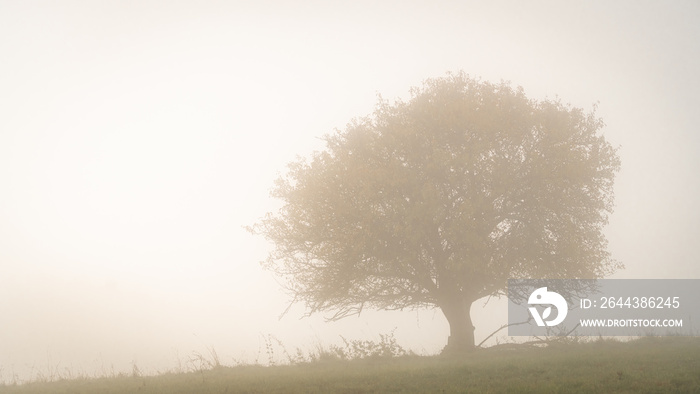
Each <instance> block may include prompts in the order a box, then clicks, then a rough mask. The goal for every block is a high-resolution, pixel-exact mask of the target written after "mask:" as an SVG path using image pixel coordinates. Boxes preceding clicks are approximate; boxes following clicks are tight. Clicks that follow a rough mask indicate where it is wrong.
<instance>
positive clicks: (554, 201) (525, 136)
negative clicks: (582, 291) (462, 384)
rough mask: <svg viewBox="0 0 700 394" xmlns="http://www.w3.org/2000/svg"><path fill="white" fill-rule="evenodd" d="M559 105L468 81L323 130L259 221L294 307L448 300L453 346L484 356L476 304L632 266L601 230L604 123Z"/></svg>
mask: <svg viewBox="0 0 700 394" xmlns="http://www.w3.org/2000/svg"><path fill="white" fill-rule="evenodd" d="M594 112H595V111H594V110H593V111H591V112H590V113H585V112H584V111H583V110H581V109H579V108H572V107H571V106H569V105H564V104H562V103H561V102H560V101H559V100H544V101H535V100H530V99H528V98H526V97H525V94H524V92H523V89H522V88H517V89H513V88H511V87H510V85H509V84H507V83H500V84H492V83H489V82H484V81H480V80H477V79H473V78H470V77H469V76H468V75H466V74H464V73H462V72H461V73H457V74H447V76H445V77H442V78H436V79H429V80H427V81H425V82H424V84H423V86H422V87H421V88H413V89H412V90H411V97H410V100H409V101H407V102H404V101H397V102H396V103H394V104H390V103H389V102H387V101H385V100H382V99H381V98H380V100H379V103H378V105H377V108H376V110H375V112H374V114H373V115H372V116H368V117H365V118H361V119H356V120H354V121H352V122H351V123H350V124H349V125H348V126H347V128H346V129H345V130H344V131H336V132H335V133H334V134H332V135H327V136H326V137H325V142H326V148H325V150H323V151H320V152H314V153H313V155H312V157H311V158H310V160H306V159H303V158H302V159H298V160H297V161H295V162H293V163H291V164H290V165H289V170H288V172H287V174H286V175H285V176H283V177H281V178H280V179H278V180H277V182H276V185H275V187H274V188H273V191H272V193H271V194H272V195H273V196H274V197H276V198H278V199H280V200H281V201H282V202H283V206H282V208H281V209H280V210H279V211H278V212H276V213H275V214H273V213H268V214H267V215H266V216H265V218H263V219H262V220H261V221H260V222H258V223H257V224H256V225H254V226H253V227H252V228H249V229H250V230H251V231H252V232H253V233H257V234H262V235H264V236H265V237H266V238H267V239H268V240H270V241H272V242H273V243H274V245H275V248H274V249H273V251H272V252H271V253H270V255H269V257H268V259H267V260H266V261H265V262H263V265H264V267H266V268H267V269H270V270H272V271H273V272H275V273H276V274H278V275H279V276H281V277H282V279H283V283H284V286H285V287H286V288H287V290H288V291H289V292H290V293H291V295H292V296H293V302H295V301H300V302H303V303H305V304H306V306H307V308H308V313H309V314H312V313H315V312H322V311H334V314H332V315H331V316H330V317H329V319H332V320H335V319H340V318H342V317H345V316H348V315H353V314H359V313H360V312H361V311H362V309H363V308H364V307H373V308H377V309H385V310H394V309H404V308H421V307H438V308H440V309H441V310H442V312H443V313H444V315H445V317H446V318H447V321H448V322H449V325H450V337H449V339H448V346H447V347H446V349H454V350H462V349H471V348H473V347H474V343H475V342H474V327H473V325H472V321H471V316H470V308H471V305H472V303H473V302H474V301H476V300H478V299H480V298H483V297H486V296H500V295H503V294H504V292H505V288H506V282H507V279H508V278H550V279H555V278H599V277H603V276H605V275H608V274H610V273H612V272H614V271H615V270H616V269H618V268H620V267H621V265H620V264H619V263H617V262H616V261H615V260H613V259H611V257H610V254H609V253H608V252H607V251H606V246H607V241H606V239H605V236H604V234H603V233H602V229H603V227H604V225H605V224H606V223H607V218H608V215H609V214H610V213H611V212H612V207H613V181H614V176H615V173H616V172H617V171H618V170H619V166H620V161H619V159H618V157H617V153H616V150H615V149H614V148H612V147H611V145H610V144H609V143H608V142H607V141H606V140H605V138H604V137H603V136H602V135H600V130H601V128H602V127H603V122H602V121H601V120H600V119H599V118H597V117H596V116H595V113H594Z"/></svg>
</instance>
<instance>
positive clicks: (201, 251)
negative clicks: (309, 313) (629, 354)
mask: <svg viewBox="0 0 700 394" xmlns="http://www.w3.org/2000/svg"><path fill="white" fill-rule="evenodd" d="M699 18H700V5H699V4H698V3H697V2H694V1H672V2H640V1H616V2H607V1H598V2H561V1H551V2H539V1H534V2H519V1H511V2H482V1H475V2H457V1H455V2H398V1H384V2H380V4H375V2H370V1H367V2H365V1H357V2H352V4H349V3H348V4H344V3H341V2H337V4H336V3H332V2H312V1H294V2H281V1H278V2H223V1H222V2H218V1H203V2H167V3H166V2H158V1H150V2H149V1H146V2H90V1H63V2H49V1H43V2H42V1H36V2H19V1H18V2H10V1H3V2H0V372H1V373H2V375H0V380H7V379H12V378H13V376H18V377H19V378H20V379H24V378H26V377H31V376H32V375H34V376H36V374H37V371H43V373H44V374H46V373H47V372H49V373H50V372H51V371H55V372H56V371H57V372H60V373H65V371H72V372H73V373H81V372H82V373H85V374H88V375H92V374H99V373H101V372H111V371H117V372H118V371H130V370H131V368H132V367H133V365H137V366H138V367H139V368H140V369H141V370H142V371H144V372H153V373H155V372H158V371H165V370H169V369H174V368H177V367H178V365H180V364H186V363H187V362H188V360H189V358H190V357H191V356H192V355H193V354H195V352H199V353H202V354H206V353H207V352H208V351H209V350H210V349H215V350H216V352H217V353H218V355H219V357H220V359H221V361H222V362H223V363H226V364H233V363H235V362H256V361H257V362H260V363H266V362H268V355H267V353H266V350H265V347H266V343H267V342H269V341H270V338H276V339H278V340H279V341H280V342H282V343H283V344H284V346H285V347H286V348H287V350H288V351H290V352H292V351H294V349H295V348H297V347H299V348H301V349H303V350H304V351H307V350H308V351H311V350H313V349H314V347H315V346H318V345H319V344H320V345H323V346H328V345H330V344H332V343H337V342H338V341H339V338H340V337H339V336H340V335H342V336H344V337H346V338H351V339H361V338H362V339H364V338H368V339H378V335H379V334H387V333H390V332H392V330H393V332H394V335H395V337H396V339H397V340H398V341H399V343H400V344H401V345H402V346H404V347H406V348H410V349H413V350H414V351H416V352H418V353H420V354H434V353H436V352H438V351H439V350H440V349H441V348H442V347H443V346H444V345H445V344H446V340H447V335H448V332H449V330H448V326H447V322H446V320H445V319H444V317H443V315H442V313H441V312H440V311H439V310H426V311H405V312H391V313H388V312H371V311H368V312H366V313H363V314H362V315H361V316H360V317H351V318H348V319H345V320H342V321H340V322H334V323H327V322H325V321H324V319H323V317H324V316H323V315H320V316H313V317H310V318H303V319H302V318H301V317H302V315H303V314H304V311H305V309H304V306H303V305H295V306H293V307H292V308H291V309H290V310H289V312H288V313H287V314H286V315H285V316H284V317H282V318H281V319H280V315H281V314H282V312H283V311H284V310H285V309H286V308H287V305H288V303H289V301H290V298H289V296H288V295H286V294H284V293H283V292H282V291H281V288H280V285H279V283H278V282H277V280H276V278H275V277H274V276H273V275H272V274H271V273H269V272H266V271H264V270H263V269H262V268H261V267H260V264H259V262H260V261H261V260H263V259H265V258H266V256H267V253H268V251H269V250H270V245H268V244H267V243H266V242H265V241H264V239H262V237H256V236H253V235H251V234H249V233H248V232H246V231H245V230H244V228H243V226H246V225H250V224H253V223H255V222H256V221H257V220H258V219H259V218H260V217H262V216H263V215H264V214H265V213H266V212H268V211H272V210H275V209H276V208H278V207H279V204H280V203H279V202H278V201H275V200H273V199H271V198H270V196H269V190H270V189H271V187H272V186H273V182H274V180H275V178H277V177H278V176H279V175H280V174H282V173H284V170H285V166H286V163H288V162H290V161H292V160H294V158H295V157H297V156H298V155H301V156H304V155H308V154H310V152H312V151H313V150H314V149H321V148H323V144H322V141H321V140H320V139H319V138H318V137H321V136H322V135H324V134H326V133H329V132H332V131H333V130H334V129H335V128H338V129H343V128H344V127H345V125H346V124H347V122H349V121H350V120H351V119H352V118H353V117H357V116H364V115H367V114H370V113H371V111H372V110H373V108H374V105H375V104H376V102H377V94H378V93H379V94H381V95H382V96H383V97H384V98H388V99H394V98H398V97H403V98H406V97H408V90H409V88H410V87H411V86H415V85H418V84H420V83H421V81H423V80H424V79H426V78H430V77H439V76H443V75H444V74H445V72H446V71H458V70H464V71H465V72H467V73H469V74H470V75H472V76H477V77H481V78H483V79H484V80H489V81H494V82H498V81H500V80H507V81H511V82H512V83H513V84H514V85H521V86H523V88H524V89H525V92H526V94H527V95H528V96H529V97H531V98H538V99H542V98H545V97H550V98H552V97H555V96H559V97H561V98H562V100H563V101H565V102H569V103H571V104H572V105H574V106H577V107H583V108H585V109H587V110H590V109H591V108H592V107H593V105H594V104H595V103H598V115H599V116H601V117H602V118H603V119H604V120H605V122H606V125H607V126H606V127H605V129H604V132H605V135H606V138H608V140H609V141H610V142H611V143H612V144H613V145H614V146H619V147H620V148H619V155H620V158H621V160H622V170H621V171H620V173H619V175H618V177H617V181H616V210H615V212H614V214H613V215H612V216H611V219H610V224H609V226H608V227H607V229H606V234H607V235H608V239H609V242H610V244H609V250H610V251H611V252H612V254H613V256H614V257H615V258H616V259H618V260H620V261H622V262H623V263H624V264H625V265H626V269H625V270H623V271H620V272H618V273H617V274H615V276H614V277H615V278H700V266H699V265H698V259H697V252H696V250H695V247H696V244H697V243H696V238H697V236H698V235H699V234H700V229H699V227H698V223H699V222H700V215H699V214H698V211H699V210H698V206H697V201H699V200H700V187H699V184H700V182H699V180H698V179H699V178H700V177H698V176H697V169H698V168H700V166H699V164H700V163H699V159H698V154H697V152H698V151H700V133H698V130H700V111H698V108H700V96H699V95H698V91H699V90H700V77H699V74H698V70H700V56H699V55H700V26H698V24H697V21H698V19H699ZM482 304H483V303H477V304H475V306H474V307H473V309H472V315H473V318H474V322H475V325H476V341H477V343H478V342H480V341H481V340H482V339H483V338H485V337H486V336H487V335H488V334H490V333H491V332H492V331H493V330H494V329H495V328H496V327H498V326H499V325H501V324H503V323H505V320H506V317H507V316H506V315H507V310H506V308H505V303H503V302H501V303H499V302H491V303H489V304H488V306H487V307H486V308H485V309H482V308H481V305H482ZM504 335H505V334H504ZM497 337H500V340H501V341H502V340H507V338H506V337H504V336H503V335H500V336H497ZM275 343H276V342H275ZM491 343H493V340H492V342H491ZM276 352H277V354H276V355H275V357H276V358H277V359H278V360H282V359H283V358H282V357H281V354H280V352H281V350H280V348H279V347H278V348H277V350H276Z"/></svg>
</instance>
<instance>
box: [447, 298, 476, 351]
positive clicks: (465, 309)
mask: <svg viewBox="0 0 700 394" xmlns="http://www.w3.org/2000/svg"><path fill="white" fill-rule="evenodd" d="M471 306H472V301H466V300H464V299H463V298H461V297H455V298H453V299H451V300H449V301H448V302H447V303H446V304H445V305H443V306H441V309H442V313H443V314H444V315H445V317H446V318H447V322H448V323H449V324H450V336H449V337H448V338H447V346H445V348H444V349H443V350H442V353H443V354H459V353H466V352H470V351H473V350H474V349H475V342H474V325H472V318H471V314H470V311H471Z"/></svg>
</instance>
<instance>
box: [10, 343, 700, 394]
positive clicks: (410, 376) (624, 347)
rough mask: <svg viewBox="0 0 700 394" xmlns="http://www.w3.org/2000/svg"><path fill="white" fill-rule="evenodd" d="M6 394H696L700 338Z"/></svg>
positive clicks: (233, 371)
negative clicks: (680, 393)
mask: <svg viewBox="0 0 700 394" xmlns="http://www.w3.org/2000/svg"><path fill="white" fill-rule="evenodd" d="M0 392H1V393H411V392H428V393H443V392H446V393H453V392H485V393H488V392H526V393H527V392H532V393H535V392H537V393H541V392H556V393H568V392H591V393H592V392H596V393H598V392H629V393H638V392H642V393H666V392H688V393H691V392H695V393H697V392H700V338H684V337H670V338H642V339H640V340H636V341H631V342H617V341H602V340H601V341H593V342H589V343H575V342H574V343H567V344H554V345H550V346H547V347H530V346H528V347H525V346H514V345H511V346H508V347H506V346H503V347H496V348H490V349H484V350H479V351H476V352H474V353H472V354H469V355H467V356H466V357H451V358H448V357H441V356H433V357H425V356H404V357H368V358H364V359H359V360H350V361H346V360H341V359H333V358H332V357H328V359H326V360H323V361H314V362H305V363H299V364H296V365H283V366H270V367H264V366H236V367H224V366H215V367H212V368H209V369H202V370H200V371H196V372H189V373H179V374H175V373H168V374H163V375H159V376H139V375H138V374H137V373H135V374H134V375H133V376H118V377H110V378H91V379H73V380H60V381H55V382H32V383H27V384H23V385H5V386H0Z"/></svg>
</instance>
